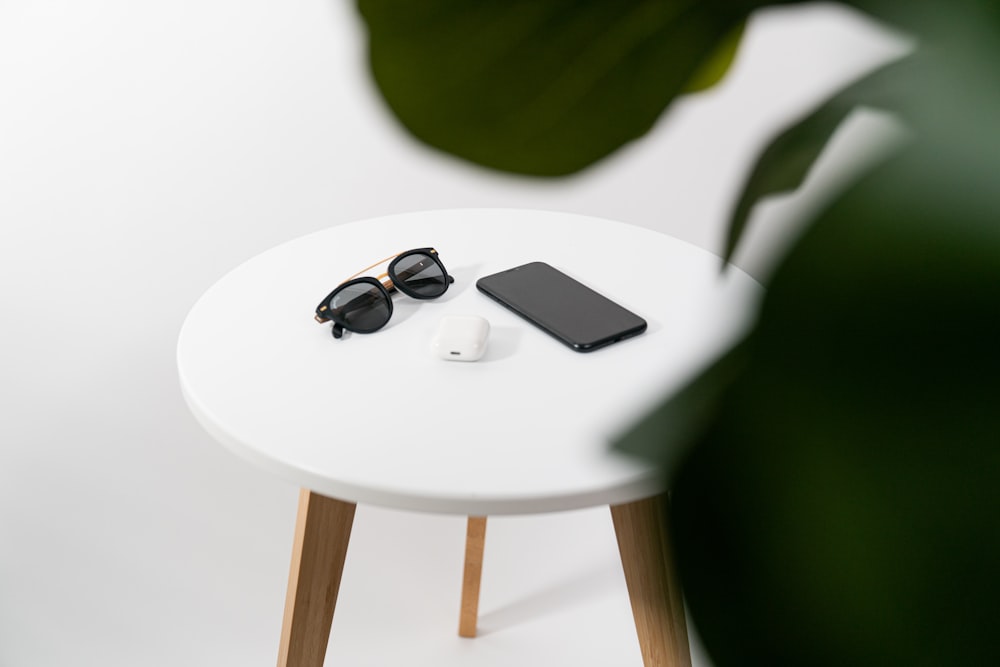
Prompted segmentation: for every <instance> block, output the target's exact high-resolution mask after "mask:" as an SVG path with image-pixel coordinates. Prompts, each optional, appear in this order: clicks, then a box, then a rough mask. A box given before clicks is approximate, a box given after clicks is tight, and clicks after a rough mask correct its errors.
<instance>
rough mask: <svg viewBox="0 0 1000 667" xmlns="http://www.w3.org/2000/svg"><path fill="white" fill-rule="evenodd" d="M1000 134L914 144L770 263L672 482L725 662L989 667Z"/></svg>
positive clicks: (993, 658)
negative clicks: (960, 146) (743, 340)
mask: <svg viewBox="0 0 1000 667" xmlns="http://www.w3.org/2000/svg"><path fill="white" fill-rule="evenodd" d="M959 113H961V110H960V111H959ZM996 143H997V142H996V140H995V139H992V137H986V136H985V135H984V140H983V143H982V148H981V149H980V154H979V155H975V156H966V159H963V160H957V159H954V156H953V155H947V154H944V153H943V151H942V150H941V148H940V146H939V145H937V144H936V143H935V142H924V143H922V145H921V146H920V147H919V149H915V148H912V147H911V148H908V149H906V150H905V151H904V152H903V153H901V154H900V155H898V156H897V157H895V158H893V159H892V160H891V161H890V162H889V163H886V164H884V165H883V166H882V167H880V168H878V169H877V171H876V172H875V173H873V174H872V175H869V176H868V177H867V178H866V179H864V180H863V181H862V182H861V183H860V184H859V185H856V186H855V187H854V188H853V189H852V190H851V191H849V192H848V193H847V194H845V195H844V196H843V197H842V198H841V199H840V200H838V201H837V202H836V203H834V204H833V205H832V206H831V207H830V208H829V209H828V210H827V211H825V212H824V213H823V214H822V215H821V217H820V218H819V219H818V220H817V221H816V222H815V223H814V224H813V225H812V226H810V228H809V229H808V230H807V231H806V233H805V235H804V236H803V237H802V239H801V240H800V242H798V243H797V244H795V246H793V248H792V250H791V251H790V252H789V254H788V255H787V256H786V258H785V261H784V263H783V264H782V265H781V266H779V267H778V269H777V270H776V272H775V273H774V275H773V277H772V280H771V283H770V286H769V289H768V292H767V295H766V297H765V300H764V302H763V306H762V310H761V313H760V318H759V321H758V324H757V326H756V327H755V329H754V331H753V332H752V334H751V338H750V340H749V344H748V348H747V349H748V350H749V354H747V355H746V357H745V359H744V363H743V366H742V368H741V372H740V374H739V376H738V377H737V378H736V379H735V380H734V381H732V382H731V383H730V384H729V385H728V387H727V388H726V390H725V391H724V392H723V394H722V396H720V397H718V398H717V399H716V401H715V411H714V414H713V415H712V419H711V420H710V422H709V424H708V426H707V427H706V428H704V429H702V431H701V433H700V435H699V437H698V440H697V442H696V443H694V445H693V446H691V447H688V448H687V452H688V456H687V458H686V459H685V460H684V461H683V462H682V463H681V464H680V465H679V466H676V467H675V468H674V471H675V472H674V475H673V477H672V479H671V481H672V485H671V486H672V489H673V494H672V498H673V511H672V512H673V513H672V522H673V526H674V531H675V533H674V536H673V537H674V544H675V545H676V549H677V561H678V567H679V570H680V575H681V579H682V582H683V586H684V590H685V596H686V599H687V601H688V604H689V608H690V611H691V614H692V618H693V619H694V622H695V624H696V625H697V627H698V630H699V634H700V635H701V636H702V638H703V640H704V643H705V645H706V646H707V647H708V649H709V653H710V654H711V657H712V662H713V664H715V665H718V667H728V666H729V665H733V666H736V665H739V666H741V667H742V666H743V665H748V664H749V665H758V664H759V665H817V666H820V667H824V666H827V665H829V666H831V667H832V666H833V665H854V666H860V667H867V666H871V667H875V666H880V667H881V666H882V665H908V666H927V667H930V666H931V665H934V666H936V665H943V664H955V665H959V664H961V665H992V664H1000V644H998V643H997V641H996V636H995V622H994V620H993V619H995V617H996V616H995V614H996V611H995V610H996V602H997V599H998V598H1000V575H998V573H997V569H996V563H997V562H1000V522H998V521H997V516H998V515H1000V484H998V483H997V480H998V479H1000V439H998V434H1000V410H998V409H997V406H998V405H1000V383H998V382H997V378H998V377H1000V350H998V345H1000V310H998V300H997V298H998V297H997V295H998V294H1000V225H997V223H996V211H997V210H998V209H1000V196H998V194H997V192H998V190H997V189H996V187H995V184H994V183H993V181H994V180H995V174H996V173H997V170H998V169H1000V159H998V158H997V155H1000V153H997V152H995V149H996V146H995V144H996ZM973 150H975V147H974V146H973ZM963 163H965V164H974V165H976V166H977V167H978V166H982V167H986V166H987V165H992V168H990V169H985V168H984V169H979V168H976V169H962V168H960V165H961V164H963Z"/></svg>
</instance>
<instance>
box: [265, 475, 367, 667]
mask: <svg viewBox="0 0 1000 667" xmlns="http://www.w3.org/2000/svg"><path fill="white" fill-rule="evenodd" d="M355 508H356V505H355V504H354V503H347V502H343V501H341V500H335V499H333V498H327V497H326V496H321V495H319V494H317V493H313V492H311V491H309V490H308V489H302V491H301V492H300V494H299V515H298V519H297V521H296V524H295V545H294V547H293V549H292V567H291V572H290V573H289V575H288V594H287V597H286V598H285V618H284V622H283V624H282V628H281V645H280V648H279V649H278V667H322V665H323V660H324V659H325V658H326V644H327V641H328V640H329V638H330V624H331V623H332V621H333V610H334V607H335V606H336V604H337V592H338V591H339V590H340V577H341V574H343V572H344V559H345V558H346V556H347V543H348V542H349V541H350V538H351V526H352V524H353V523H354V510H355Z"/></svg>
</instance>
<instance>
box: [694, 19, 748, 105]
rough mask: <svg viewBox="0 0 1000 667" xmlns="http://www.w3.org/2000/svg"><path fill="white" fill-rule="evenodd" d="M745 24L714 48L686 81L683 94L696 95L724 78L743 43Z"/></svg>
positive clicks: (732, 31) (731, 32)
mask: <svg viewBox="0 0 1000 667" xmlns="http://www.w3.org/2000/svg"><path fill="white" fill-rule="evenodd" d="M745 29H746V23H741V24H740V25H738V26H737V27H736V28H735V29H734V30H731V31H730V32H729V34H728V35H726V36H725V37H723V38H722V39H721V40H720V41H719V44H718V45H717V46H716V47H715V51H714V52H713V53H712V55H710V56H709V57H708V58H706V59H705V61H704V62H703V63H702V64H701V66H700V67H699V68H698V70H697V71H696V72H695V73H694V74H693V75H692V76H691V78H690V79H688V82H687V85H686V86H684V90H683V91H682V92H684V93H697V92H699V91H702V90H707V89H708V88H711V87H712V86H714V85H716V84H717V83H719V82H720V81H722V79H723V78H724V77H725V76H726V72H728V71H729V68H730V67H731V66H732V64H733V61H734V60H736V54H737V52H738V51H739V48H740V44H741V43H742V42H743V32H744V31H745Z"/></svg>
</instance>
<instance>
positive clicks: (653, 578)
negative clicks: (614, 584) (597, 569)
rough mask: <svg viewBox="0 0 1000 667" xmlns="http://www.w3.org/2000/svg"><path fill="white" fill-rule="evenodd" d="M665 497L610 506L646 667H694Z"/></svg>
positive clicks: (643, 661) (643, 662)
mask: <svg viewBox="0 0 1000 667" xmlns="http://www.w3.org/2000/svg"><path fill="white" fill-rule="evenodd" d="M668 502H669V501H668V499H667V497H666V496H665V495H664V496H657V497H654V498H646V499H644V500H639V501H636V502H632V503H626V504H624V505H612V506H611V519H612V521H613V522H614V525H615V534H616V535H617V536H618V551H619V552H620V553H621V557H622V568H623V569H624V570H625V583H626V584H627V585H628V596H629V599H630V600H631V602H632V616H633V617H634V618H635V629H636V632H637V634H638V635H639V647H640V648H641V650H642V664H643V665H644V666H645V667H690V665H691V650H690V647H689V646H688V636H687V622H686V620H685V618H684V599H683V596H682V595H681V588H680V584H679V583H678V581H677V579H676V577H675V574H674V564H673V557H672V556H671V553H670V545H669V542H668V535H667V524H666V520H667V503H668Z"/></svg>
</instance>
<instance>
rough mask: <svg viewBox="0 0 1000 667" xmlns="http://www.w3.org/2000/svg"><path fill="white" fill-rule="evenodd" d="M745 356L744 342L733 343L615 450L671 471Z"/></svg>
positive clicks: (699, 432) (705, 423) (708, 421)
mask: <svg viewBox="0 0 1000 667" xmlns="http://www.w3.org/2000/svg"><path fill="white" fill-rule="evenodd" d="M745 356H746V343H745V342H740V343H737V344H735V345H734V346H733V347H732V348H730V349H729V350H728V351H727V352H726V353H724V354H723V355H722V356H720V357H719V358H718V359H716V360H715V361H714V362H712V363H711V364H710V365H709V366H708V367H707V368H705V369H703V370H702V371H701V372H700V373H698V375H697V376H695V378H694V379H693V380H691V381H690V382H689V383H688V384H686V385H684V387H683V388H682V389H680V390H679V391H678V392H677V393H675V394H672V395H671V396H670V397H669V398H667V399H666V400H665V401H663V402H662V403H661V404H660V406H659V407H658V408H657V409H655V410H653V411H651V412H650V413H649V414H648V415H647V416H646V417H644V418H643V419H642V420H640V421H639V422H638V423H637V424H635V425H634V426H633V427H632V428H630V429H629V430H628V432H627V433H625V434H624V435H623V436H621V437H620V438H619V439H618V441H617V442H616V443H615V448H616V449H618V450H620V451H622V452H625V453H626V454H630V455H632V456H637V457H639V458H642V459H645V460H647V461H655V462H656V464H657V466H659V467H660V468H661V469H662V470H665V471H669V470H673V469H674V466H675V464H676V462H677V461H678V460H680V459H681V458H682V457H683V456H684V455H685V454H686V448H687V446H689V445H690V444H691V443H692V442H695V441H696V440H697V439H698V438H700V437H701V435H702V434H703V432H704V431H705V429H707V428H708V427H709V426H710V424H711V421H712V419H714V417H715V412H716V408H717V404H718V402H719V401H721V400H722V396H723V394H724V393H725V390H726V389H727V388H728V387H729V385H730V384H731V383H732V382H733V381H734V380H735V379H736V378H737V377H739V373H740V371H741V369H742V366H743V362H744V357H745Z"/></svg>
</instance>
